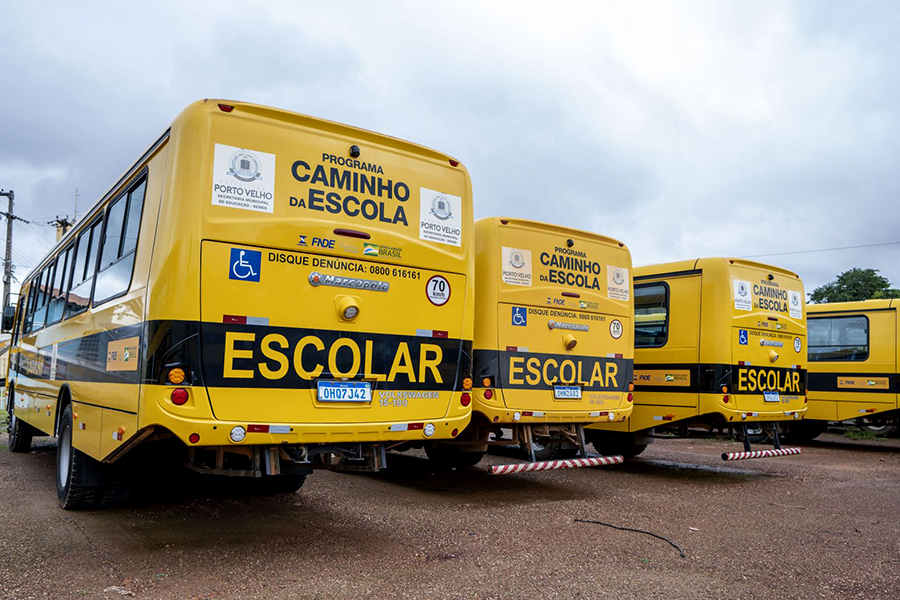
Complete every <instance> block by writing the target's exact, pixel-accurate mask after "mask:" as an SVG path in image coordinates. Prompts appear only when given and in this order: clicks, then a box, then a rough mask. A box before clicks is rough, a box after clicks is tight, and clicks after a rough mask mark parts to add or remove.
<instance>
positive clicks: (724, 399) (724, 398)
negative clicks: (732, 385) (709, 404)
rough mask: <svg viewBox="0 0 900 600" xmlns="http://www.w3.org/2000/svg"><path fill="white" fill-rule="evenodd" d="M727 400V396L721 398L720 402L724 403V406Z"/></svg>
mask: <svg viewBox="0 0 900 600" xmlns="http://www.w3.org/2000/svg"><path fill="white" fill-rule="evenodd" d="M728 400H729V398H728V396H722V402H724V403H725V404H728Z"/></svg>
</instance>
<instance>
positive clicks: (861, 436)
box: [844, 427, 878, 440]
mask: <svg viewBox="0 0 900 600" xmlns="http://www.w3.org/2000/svg"><path fill="white" fill-rule="evenodd" d="M844 435H845V436H847V437H848V438H850V439H851V440H874V439H875V438H876V437H878V436H876V435H875V434H874V433H873V432H871V431H869V430H868V429H859V428H856V427H851V428H849V429H847V431H845V432H844Z"/></svg>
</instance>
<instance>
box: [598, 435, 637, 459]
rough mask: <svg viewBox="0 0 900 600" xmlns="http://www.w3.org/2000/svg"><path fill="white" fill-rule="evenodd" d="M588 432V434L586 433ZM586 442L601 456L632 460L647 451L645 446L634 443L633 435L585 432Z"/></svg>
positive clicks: (634, 437)
mask: <svg viewBox="0 0 900 600" xmlns="http://www.w3.org/2000/svg"><path fill="white" fill-rule="evenodd" d="M588 431H590V433H588ZM585 433H586V434H587V436H588V441H589V442H590V443H591V445H592V446H593V447H594V450H596V451H597V452H598V453H599V454H600V455H601V456H616V455H619V454H621V455H622V457H623V458H634V457H635V456H638V455H639V454H640V453H641V452H643V451H644V450H646V449H647V444H638V443H636V441H635V440H636V436H635V435H634V434H633V433H618V432H599V431H592V430H587V431H586V432H585Z"/></svg>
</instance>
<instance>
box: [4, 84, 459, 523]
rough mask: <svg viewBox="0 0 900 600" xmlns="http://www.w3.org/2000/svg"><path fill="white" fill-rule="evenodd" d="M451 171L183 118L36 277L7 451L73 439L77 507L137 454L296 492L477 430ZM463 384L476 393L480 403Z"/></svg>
mask: <svg viewBox="0 0 900 600" xmlns="http://www.w3.org/2000/svg"><path fill="white" fill-rule="evenodd" d="M472 240H473V219H472V203H471V186H470V182H469V176H468V174H467V172H466V170H465V168H463V166H462V165H460V164H459V162H458V161H456V160H455V159H453V158H451V157H449V156H447V155H444V154H441V153H439V152H436V151H433V150H429V149H427V148H423V147H421V146H417V145H415V144H412V143H409V142H405V141H402V140H398V139H394V138H390V137H386V136H383V135H379V134H375V133H372V132H368V131H364V130H361V129H356V128H353V127H348V126H345V125H339V124H337V123H331V122H328V121H322V120H319V119H315V118H312V117H308V116H305V115H300V114H296V113H291V112H287V111H282V110H277V109H273V108H267V107H263V106H257V105H253V104H245V103H239V102H230V101H215V100H206V101H202V102H197V103H195V104H192V105H190V106H189V107H187V108H186V109H185V110H184V111H183V112H182V113H181V114H180V115H179V116H178V117H177V118H176V119H175V121H174V122H173V123H172V125H171V127H170V128H169V129H168V130H167V131H166V132H165V133H164V134H163V135H162V137H160V138H159V139H158V140H157V141H156V142H155V143H154V144H153V145H152V146H151V147H150V148H149V149H148V150H147V151H146V153H144V155H143V156H141V157H140V159H139V160H138V161H137V162H136V163H134V165H133V166H132V167H131V168H130V169H129V170H128V171H127V172H126V173H125V175H124V176H123V177H122V178H121V179H120V180H119V181H118V182H117V183H116V184H115V185H114V186H113V187H112V188H111V189H110V191H109V192H108V193H107V194H106V195H105V196H104V197H103V198H101V199H100V200H99V201H98V202H97V204H96V205H95V206H94V207H93V208H92V209H91V210H90V211H89V212H88V213H87V214H85V215H84V217H83V218H82V219H81V222H80V223H79V224H78V225H77V226H76V227H75V228H74V229H73V230H72V231H71V232H70V233H69V234H68V235H67V236H66V237H64V238H63V239H62V240H61V241H60V242H59V243H58V244H57V246H56V248H54V249H53V250H52V251H51V252H50V254H49V255H48V256H47V257H46V258H44V259H43V260H42V261H41V262H40V264H39V265H38V266H37V268H36V269H35V270H34V271H32V273H30V274H29V275H28V276H27V277H26V279H25V284H24V286H23V288H22V301H21V302H20V303H19V306H18V311H17V313H16V318H15V322H14V329H13V341H12V353H11V361H10V364H11V366H10V371H9V377H8V391H9V404H8V408H9V410H10V411H11V413H12V425H11V439H10V448H11V449H12V450H13V451H24V450H27V448H29V447H30V444H31V438H32V436H34V435H56V436H58V437H59V447H58V452H57V464H58V473H57V492H58V496H59V502H60V504H61V505H62V506H63V507H64V508H77V507H81V506H89V505H93V504H96V503H97V502H99V501H101V500H104V499H105V498H108V497H109V495H110V494H111V493H113V492H114V491H115V492H117V491H119V487H120V484H122V483H123V480H125V479H127V478H128V475H130V474H131V473H129V470H128V468H125V466H123V464H124V465H127V460H126V459H127V458H128V456H129V455H130V454H131V452H132V451H133V450H134V449H135V448H137V447H144V448H147V447H148V445H150V444H159V443H171V444H174V445H175V446H176V447H177V448H179V449H181V450H183V460H184V461H185V462H186V463H187V464H188V465H189V466H190V467H191V468H193V469H195V470H196V471H198V472H201V473H207V474H221V475H232V476H244V477H248V478H251V479H254V480H257V481H262V482H267V483H269V484H270V487H274V488H276V489H283V490H293V489H296V488H298V487H299V486H300V484H301V483H302V482H303V478H304V477H305V475H306V474H307V473H308V472H309V469H310V468H311V467H312V466H313V465H314V464H320V465H325V466H332V467H341V468H350V469H369V470H373V469H378V468H380V467H381V466H382V465H383V463H384V458H385V449H386V448H387V446H389V445H391V444H397V443H404V442H406V443H409V442H418V443H423V444H424V443H429V442H430V441H432V440H438V439H444V438H452V437H453V435H454V434H455V433H456V432H458V431H461V430H462V429H464V428H465V426H466V425H467V424H468V422H469V419H470V414H471V406H470V405H469V403H467V402H466V403H463V402H461V394H462V393H463V387H464V384H465V385H466V386H467V387H468V386H471V358H470V357H471V344H472V341H471V340H472V324H473V312H472V311H473V295H472V285H471V275H472V271H473V267H474V261H473V253H472ZM466 382H467V383H466Z"/></svg>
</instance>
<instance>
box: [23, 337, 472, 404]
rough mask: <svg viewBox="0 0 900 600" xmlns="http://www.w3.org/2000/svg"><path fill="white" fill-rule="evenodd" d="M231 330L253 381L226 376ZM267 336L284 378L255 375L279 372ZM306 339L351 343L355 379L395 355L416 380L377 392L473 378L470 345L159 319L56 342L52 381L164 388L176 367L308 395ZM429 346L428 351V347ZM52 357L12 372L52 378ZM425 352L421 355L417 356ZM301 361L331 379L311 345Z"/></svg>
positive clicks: (235, 360) (208, 379)
mask: <svg viewBox="0 0 900 600" xmlns="http://www.w3.org/2000/svg"><path fill="white" fill-rule="evenodd" d="M228 332H236V333H243V334H250V335H252V336H253V337H254V342H253V343H249V344H248V343H247V342H241V341H238V342H235V343H234V344H233V346H234V350H236V351H237V352H236V353H232V356H231V359H230V366H231V368H232V369H235V370H239V371H252V372H253V376H252V377H250V378H242V377H226V376H225V353H226V348H225V346H226V333H228ZM270 334H278V335H281V336H283V337H284V339H285V340H287V342H288V344H287V347H286V348H279V347H278V346H277V345H276V346H272V348H274V349H276V350H278V351H279V352H281V353H282V354H283V355H284V356H285V358H286V360H287V362H288V370H287V372H286V373H285V374H284V376H282V377H280V378H278V379H269V378H266V377H264V376H262V375H261V373H260V372H259V365H260V364H261V363H262V364H265V365H267V366H268V367H269V369H270V370H277V368H278V363H277V362H276V361H274V360H270V359H267V358H266V357H265V356H264V355H263V354H262V350H261V348H260V345H261V342H262V340H263V339H264V338H265V337H266V336H267V335H270ZM307 336H313V337H315V338H316V339H318V340H320V341H321V342H322V345H323V346H324V347H325V348H326V349H327V348H329V347H330V346H331V345H332V344H334V343H335V342H337V341H338V340H342V339H347V340H352V341H353V342H354V343H355V344H356V346H357V347H358V348H359V350H360V369H359V374H358V375H357V377H356V379H357V380H362V379H363V369H364V367H365V366H366V365H367V364H368V365H370V366H371V367H372V371H373V373H377V374H384V375H386V374H388V373H389V372H390V370H391V368H392V366H393V365H394V361H395V357H397V356H398V354H399V355H400V356H399V358H398V359H397V360H398V361H399V362H398V365H399V366H401V367H403V368H400V369H398V372H400V371H407V372H409V371H410V370H411V371H412V373H413V378H410V377H408V376H399V377H397V378H396V379H395V381H392V382H390V383H386V382H375V383H373V387H375V388H376V389H377V388H379V387H380V388H382V389H390V390H432V391H459V390H461V389H462V380H463V378H465V377H468V376H470V375H471V372H472V342H471V340H462V339H452V338H433V337H424V336H413V335H393V334H376V333H365V332H354V331H349V332H348V331H336V330H325V329H304V328H296V327H269V326H266V325H239V324H225V323H200V322H197V321H174V320H172V321H170V320H159V321H147V322H144V323H138V324H135V325H128V326H125V327H118V328H116V329H110V330H106V331H102V332H98V333H94V334H89V335H86V336H83V337H81V338H76V339H72V340H66V341H65V342H60V343H59V344H58V346H57V358H56V373H55V377H54V380H56V381H61V382H62V381H84V382H95V383H129V384H137V383H147V384H165V383H166V375H167V373H168V371H169V370H170V369H171V368H173V367H182V368H184V369H185V371H186V372H187V378H186V380H185V381H184V384H183V385H186V386H187V385H192V386H204V385H207V386H210V387H231V388H248V387H253V388H285V389H309V388H313V387H315V385H316V381H315V380H309V379H303V378H302V377H300V375H299V374H297V372H296V370H295V368H294V348H295V347H296V345H297V343H298V342H299V341H300V340H301V339H303V338H305V337H307ZM132 337H136V338H138V341H137V343H138V345H139V348H140V355H139V361H138V362H137V363H136V364H135V370H134V371H108V370H107V360H108V359H109V356H108V352H109V344H110V343H111V342H115V341H119V340H125V339H128V338H132ZM367 342H369V344H367ZM426 344H428V345H429V346H425V345H426ZM369 347H370V348H371V352H370V353H369V354H368V357H369V358H368V361H367V356H366V355H365V354H364V353H365V351H366V349H367V348H369ZM436 348H440V352H441V361H440V363H437V364H436V365H435V367H434V369H432V368H430V367H425V368H422V367H421V365H422V364H423V362H424V363H428V362H429V360H430V362H431V364H433V362H434V359H435V357H436V351H437V350H436ZM52 351H53V346H52V345H51V346H46V347H44V348H41V349H39V350H38V351H36V352H35V351H33V350H20V352H19V353H18V354H17V355H16V357H15V360H14V366H13V370H14V371H15V372H16V373H18V374H21V375H22V376H25V377H31V378H35V379H43V380H49V379H50V375H51V366H52ZM247 351H250V352H252V357H251V358H245V357H243V355H242V354H241V353H242V352H247ZM423 352H425V356H424V357H422V356H421V355H422V353H423ZM141 357H143V358H141ZM420 358H423V360H420ZM301 361H302V363H303V364H304V365H305V367H306V368H308V370H313V368H314V367H315V366H317V365H319V364H321V365H323V367H324V369H323V371H322V375H321V376H320V377H319V379H322V378H326V379H327V378H329V377H332V376H331V374H330V373H329V368H328V357H327V352H322V351H317V350H316V348H315V347H314V346H307V347H306V348H305V349H304V351H303V352H302V356H301ZM352 362H353V353H352V350H350V349H349V348H346V349H341V350H339V351H338V352H337V353H336V354H335V365H334V366H335V367H336V368H337V369H338V370H339V371H341V372H348V371H349V370H350V369H351V365H352ZM435 370H436V371H437V373H438V375H439V377H440V379H441V382H440V383H438V382H437V380H436V379H435V377H434V371H435ZM400 375H402V373H400ZM420 375H421V376H424V381H419V379H420Z"/></svg>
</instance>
